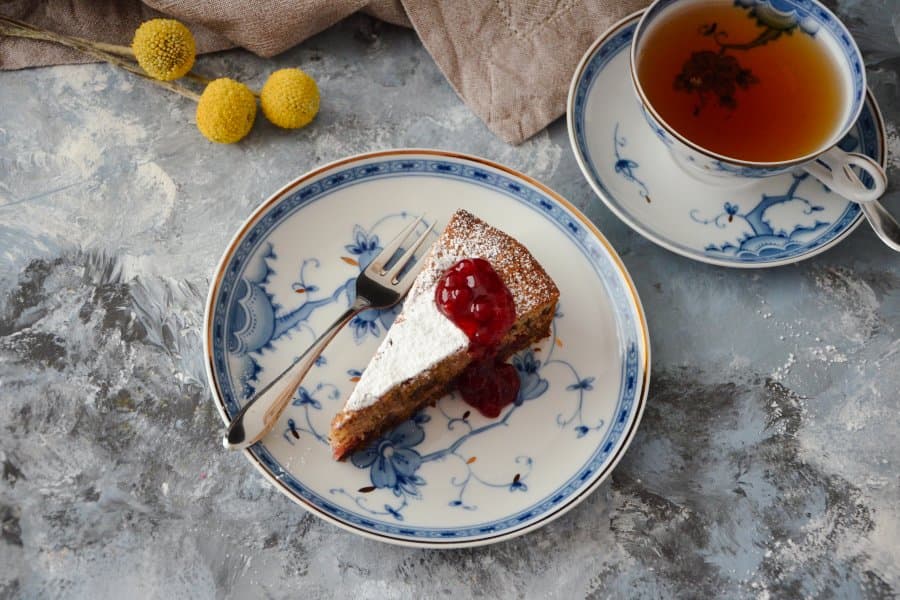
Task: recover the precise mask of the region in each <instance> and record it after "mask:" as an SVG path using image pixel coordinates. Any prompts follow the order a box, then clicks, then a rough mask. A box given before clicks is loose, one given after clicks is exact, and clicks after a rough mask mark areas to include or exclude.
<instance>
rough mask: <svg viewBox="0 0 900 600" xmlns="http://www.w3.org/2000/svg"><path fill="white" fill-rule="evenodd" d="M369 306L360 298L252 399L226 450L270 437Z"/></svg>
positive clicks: (231, 429)
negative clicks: (325, 354) (341, 334)
mask: <svg viewBox="0 0 900 600" xmlns="http://www.w3.org/2000/svg"><path fill="white" fill-rule="evenodd" d="M368 306H369V305H368V303H366V302H365V301H363V300H360V299H359V297H357V299H356V300H355V301H354V302H353V305H352V306H350V308H348V309H347V310H346V311H345V312H344V314H342V315H341V316H340V317H338V318H337V320H336V321H335V322H334V323H332V324H331V326H330V327H329V328H328V329H326V330H325V332H324V333H322V335H320V336H319V337H318V339H316V341H315V342H313V343H312V345H311V346H310V347H309V348H308V349H307V350H306V352H304V353H303V354H302V355H301V356H300V358H298V359H297V360H296V361H294V363H293V364H292V365H291V366H289V367H288V368H287V369H285V370H284V371H282V372H281V374H280V375H278V376H277V377H276V378H275V380H274V381H272V382H271V383H269V384H268V385H267V386H266V387H264V388H263V389H262V390H261V391H260V392H259V393H258V394H256V395H255V396H253V397H252V398H250V400H249V401H248V402H247V404H245V405H244V407H243V408H242V409H241V411H240V412H239V413H238V414H237V416H235V417H234V419H233V420H232V421H231V424H230V425H229V426H228V433H227V434H225V437H224V438H223V439H222V443H223V444H224V446H225V447H226V448H228V449H229V450H243V449H245V448H249V447H250V446H252V445H253V444H255V443H256V442H258V441H259V440H260V439H261V438H262V437H263V436H264V435H266V434H267V433H268V432H269V430H271V429H272V427H273V426H274V425H275V423H276V422H277V421H278V417H280V416H281V413H282V412H284V409H285V407H286V406H287V405H288V402H290V400H291V398H293V397H294V392H296V391H297V388H298V387H300V383H301V382H302V381H303V378H304V377H306V374H307V373H308V372H309V370H310V369H311V368H312V366H313V365H314V364H315V362H316V359H317V358H319V355H320V354H322V351H323V350H325V346H327V345H328V343H329V342H330V341H331V340H332V338H334V336H335V335H337V332H338V331H340V330H341V328H342V327H343V326H344V325H346V324H347V322H348V321H350V319H352V318H353V317H354V316H355V315H356V314H357V313H359V312H361V311H363V310H365V309H366V308H368Z"/></svg>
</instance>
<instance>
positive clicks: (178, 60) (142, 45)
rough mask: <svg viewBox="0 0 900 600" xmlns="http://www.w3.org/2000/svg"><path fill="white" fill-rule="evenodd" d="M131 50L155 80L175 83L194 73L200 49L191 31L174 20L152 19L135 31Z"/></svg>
mask: <svg viewBox="0 0 900 600" xmlns="http://www.w3.org/2000/svg"><path fill="white" fill-rule="evenodd" d="M131 50H132V51H133V52H134V57H135V58H136V59H137V61H138V64H139V65H141V68H142V69H144V71H146V72H147V74H148V75H150V77H153V78H154V79H161V80H163V81H171V80H173V79H178V78H179V77H181V76H182V75H184V74H185V73H187V72H188V71H190V70H191V67H193V66H194V58H196V56H197V47H196V44H195V43H194V36H193V35H191V31H190V30H189V29H188V28H187V27H185V26H184V25H183V24H182V23H179V22H178V21H176V20H174V19H152V20H150V21H145V22H144V23H141V26H140V27H138V28H137V31H135V32H134V39H133V40H132V41H131Z"/></svg>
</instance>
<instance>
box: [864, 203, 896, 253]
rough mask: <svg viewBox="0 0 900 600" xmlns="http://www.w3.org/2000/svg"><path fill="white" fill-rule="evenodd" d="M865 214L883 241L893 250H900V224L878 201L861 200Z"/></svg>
mask: <svg viewBox="0 0 900 600" xmlns="http://www.w3.org/2000/svg"><path fill="white" fill-rule="evenodd" d="M860 206H861V207H862V210H863V214H864V215H866V218H867V219H868V220H869V224H870V225H871V226H872V229H874V230H875V233H876V234H878V237H880V238H881V241H882V242H884V243H885V244H887V245H888V246H889V247H890V248H891V249H892V250H894V251H896V252H900V224H898V223H897V220H896V219H894V217H893V216H892V215H891V213H889V212H888V211H887V209H886V208H885V207H884V206H882V205H881V204H880V203H879V202H878V201H872V202H861V203H860Z"/></svg>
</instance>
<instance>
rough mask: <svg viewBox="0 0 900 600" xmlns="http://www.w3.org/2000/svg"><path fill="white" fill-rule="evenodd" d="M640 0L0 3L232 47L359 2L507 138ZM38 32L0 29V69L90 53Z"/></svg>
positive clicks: (524, 127) (16, 12)
mask: <svg viewBox="0 0 900 600" xmlns="http://www.w3.org/2000/svg"><path fill="white" fill-rule="evenodd" d="M646 3H647V2H646V0H622V1H617V0H583V1H582V2H575V1H574V0H256V1H254V2H244V1H242V0H193V1H189V0H143V2H141V1H140V0H47V1H46V2H33V1H32V0H12V1H5V2H2V3H0V14H3V15H5V16H9V17H13V18H16V19H19V20H21V21H26V22H28V23H31V24H33V25H36V26H38V27H43V28H45V29H50V30H53V31H58V32H60V33H65V34H68V35H74V36H79V37H85V38H89V39H93V40H98V41H103V42H108V43H119V44H127V43H129V42H130V40H131V36H132V35H133V34H134V30H135V29H136V28H137V26H138V25H139V24H140V23H141V22H142V21H145V20H147V19H152V18H155V17H160V16H168V17H171V18H176V19H179V20H181V21H184V22H185V23H187V24H188V25H189V26H190V28H191V31H192V32H193V33H194V36H195V38H196V39H197V48H198V50H199V51H200V52H212V51H216V50H224V49H226V48H232V47H235V46H240V47H243V48H246V49H247V50H249V51H251V52H253V53H255V54H258V55H260V56H266V57H268V56H274V55H275V54H278V53H280V52H283V51H284V50H287V49H288V48H290V47H291V46H294V45H296V44H298V43H300V42H302V41H303V40H305V39H306V38H308V37H310V36H312V35H314V34H316V33H318V32H320V31H322V30H323V29H325V28H327V27H330V26H331V25H333V24H334V23H336V22H338V21H339V20H341V19H343V18H344V17H346V16H348V15H350V14H352V13H354V12H356V11H359V10H363V11H364V12H367V13H368V14H371V15H373V16H375V17H377V18H380V19H383V20H385V21H388V22H390V23H394V24H396V25H403V26H412V27H413V28H415V30H416V32H417V33H418V35H419V37H420V38H421V39H422V43H423V44H424V45H425V48H426V49H427V50H428V52H429V53H430V54H431V56H432V58H433V59H434V61H435V62H436V63H437V65H438V67H439V68H440V69H441V71H442V72H443V73H444V75H445V76H446V77H447V79H448V80H449V81H450V84H451V85H452V86H453V88H454V89H455V90H456V92H457V93H458V94H459V95H460V97H461V98H462V99H463V101H465V102H466V104H468V105H469V107H470V108H471V109H472V110H473V111H474V112H475V114H477V115H478V116H479V117H480V118H481V119H482V120H483V121H484V122H485V123H486V124H487V126H488V127H489V128H490V129H491V131H493V132H494V133H496V134H497V135H498V136H500V137H501V138H502V139H504V140H506V141H507V142H510V143H513V144H518V143H521V142H523V141H524V140H526V139H528V138H529V137H531V136H532V135H534V134H535V133H537V132H538V131H540V130H541V129H543V128H544V127H546V126H547V125H548V124H549V123H550V122H552V121H553V120H554V119H556V118H557V117H559V116H560V115H562V114H563V113H564V112H565V101H566V93H567V91H568V85H569V80H570V78H571V76H572V72H573V71H574V69H575V66H576V64H577V63H578V59H579V58H581V55H582V54H583V53H584V51H585V50H586V49H587V47H588V46H589V45H590V43H591V42H592V41H593V40H594V39H596V38H597V37H598V36H599V35H600V34H601V33H602V32H603V31H604V30H606V29H607V28H608V27H609V26H610V25H612V24H613V23H614V22H615V21H616V20H618V19H619V18H621V17H623V16H625V15H627V14H629V13H631V12H633V11H635V10H637V9H639V8H641V7H643V6H644V5H645V4H646ZM90 61H91V59H90V58H89V57H86V56H83V55H80V54H78V53H77V52H75V51H73V50H69V49H68V48H63V47H61V46H57V45H55V44H52V43H49V42H41V41H35V40H25V39H18V38H8V37H0V69H21V68H25V67H35V66H43V65H52V64H63V63H75V62H90Z"/></svg>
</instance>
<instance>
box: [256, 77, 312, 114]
mask: <svg viewBox="0 0 900 600" xmlns="http://www.w3.org/2000/svg"><path fill="white" fill-rule="evenodd" d="M259 103H260V104H261V105H262V111H263V114H265V115H266V118H267V119H269V120H270V121H272V123H274V124H275V125H278V126H279V127H284V128H285V129H297V128H298V127H303V126H304V125H307V124H308V123H309V122H310V121H312V120H313V117H315V116H316V113H317V112H319V88H318V86H316V81H315V80H314V79H313V78H312V77H310V76H309V75H307V74H306V73H304V72H303V71H301V70H300V69H280V70H278V71H275V72H274V73H272V74H271V75H269V78H268V79H267V80H266V84H265V85H264V86H263V88H262V91H261V92H260V93H259Z"/></svg>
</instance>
